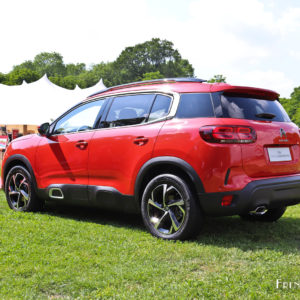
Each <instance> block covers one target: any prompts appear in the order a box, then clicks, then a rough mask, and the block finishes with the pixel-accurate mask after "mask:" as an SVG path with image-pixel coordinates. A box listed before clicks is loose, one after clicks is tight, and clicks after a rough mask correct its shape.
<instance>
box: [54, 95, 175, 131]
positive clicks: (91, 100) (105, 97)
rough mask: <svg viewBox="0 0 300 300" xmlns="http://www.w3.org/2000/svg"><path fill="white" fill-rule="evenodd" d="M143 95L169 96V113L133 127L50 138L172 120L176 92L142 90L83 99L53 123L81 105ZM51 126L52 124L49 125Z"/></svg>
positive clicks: (94, 129) (95, 129)
mask: <svg viewBox="0 0 300 300" xmlns="http://www.w3.org/2000/svg"><path fill="white" fill-rule="evenodd" d="M143 94H155V95H163V96H169V97H171V106H170V109H169V113H168V114H167V115H166V116H165V117H162V118H159V119H156V120H153V121H150V122H145V123H140V124H134V125H126V126H116V127H107V128H93V129H90V130H84V131H76V132H68V133H60V134H52V135H50V136H60V135H67V134H68V135H69V134H78V133H86V132H91V131H98V130H108V129H117V128H128V127H136V126H144V125H148V124H153V123H158V122H162V121H165V120H169V119H172V118H173V117H174V116H175V114H176V111H177V108H178V105H179V99H180V94H179V93H177V92H170V91H165V92H164V91H158V90H143V91H136V92H135V91H128V92H124V91H123V92H121V93H113V94H109V95H103V96H101V97H99V98H93V99H85V100H83V101H82V102H80V103H78V104H77V105H76V106H74V107H73V108H71V109H70V110H68V111H67V112H65V113H64V114H63V115H62V116H60V117H59V118H57V119H56V120H55V121H54V122H53V123H56V122H58V121H59V120H60V119H61V118H63V117H64V116H65V115H67V114H68V113H70V112H72V111H73V110H74V109H76V108H78V107H79V106H81V105H84V104H88V103H90V102H94V101H98V100H102V99H103V100H105V99H109V98H116V97H120V96H130V95H143ZM51 125H52V124H51Z"/></svg>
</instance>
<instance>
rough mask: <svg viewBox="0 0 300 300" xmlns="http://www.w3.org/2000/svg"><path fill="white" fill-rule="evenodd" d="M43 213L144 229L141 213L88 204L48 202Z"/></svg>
mask: <svg viewBox="0 0 300 300" xmlns="http://www.w3.org/2000/svg"><path fill="white" fill-rule="evenodd" d="M42 213H45V214H48V215H53V216H57V217H61V218H68V219H73V220H78V221H86V222H92V223H97V224H101V225H113V226H116V227H125V228H126V227H128V228H131V229H138V230H144V225H143V220H142V217H141V216H140V215H139V214H130V213H123V212H118V211H111V210H104V209H100V208H95V207H87V206H84V207H82V206H73V205H62V204H57V203H47V204H46V206H45V209H44V211H43V212H42Z"/></svg>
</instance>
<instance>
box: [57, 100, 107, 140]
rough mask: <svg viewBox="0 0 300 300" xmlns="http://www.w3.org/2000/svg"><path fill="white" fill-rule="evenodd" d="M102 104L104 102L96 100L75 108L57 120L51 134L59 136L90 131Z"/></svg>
mask: <svg viewBox="0 0 300 300" xmlns="http://www.w3.org/2000/svg"><path fill="white" fill-rule="evenodd" d="M104 102H105V100H98V101H94V102H90V103H87V104H83V105H81V106H79V107H77V108H75V109H74V110H72V111H71V112H70V113H68V114H67V115H65V116H64V117H63V118H61V119H60V120H58V122H57V123H56V125H55V128H54V131H53V133H54V134H61V133H70V132H77V131H85V130H90V129H92V128H93V126H94V123H95V121H96V118H97V116H98V113H99V111H100V109H101V107H102V105H103V103H104Z"/></svg>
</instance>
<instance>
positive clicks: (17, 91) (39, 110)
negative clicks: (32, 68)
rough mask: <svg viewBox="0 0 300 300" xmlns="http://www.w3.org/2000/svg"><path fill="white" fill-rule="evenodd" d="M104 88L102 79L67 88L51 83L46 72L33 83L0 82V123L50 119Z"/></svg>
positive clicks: (36, 122) (22, 122) (33, 122)
mask: <svg viewBox="0 0 300 300" xmlns="http://www.w3.org/2000/svg"><path fill="white" fill-rule="evenodd" d="M102 89H105V86H104V84H103V81H102V79H101V80H100V81H99V82H98V83H97V84H95V85H94V86H92V87H90V88H86V89H81V88H79V87H78V86H76V88H75V89H74V90H68V89H65V88H62V87H60V86H57V85H55V84H53V83H52V82H51V81H50V80H49V79H48V78H47V75H44V76H43V77H42V78H41V79H39V80H38V81H35V82H32V83H28V84H27V83H26V82H23V84H22V85H17V86H7V85H4V84H0V105H1V106H0V111H1V113H0V124H2V125H10V124H30V125H40V124H42V123H44V122H51V120H54V119H56V118H57V117H59V116H60V115H61V114H62V113H64V112H65V111H66V110H68V109H69V108H71V107H72V106H73V105H75V104H77V103H79V102H80V101H82V100H84V99H85V98H86V97H87V96H89V95H91V94H93V93H95V92H97V91H100V90H102Z"/></svg>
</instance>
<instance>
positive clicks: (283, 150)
mask: <svg viewBox="0 0 300 300" xmlns="http://www.w3.org/2000/svg"><path fill="white" fill-rule="evenodd" d="M268 153H269V159H270V162H274V161H291V160H292V156H291V151H290V148H289V147H276V148H268Z"/></svg>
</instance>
